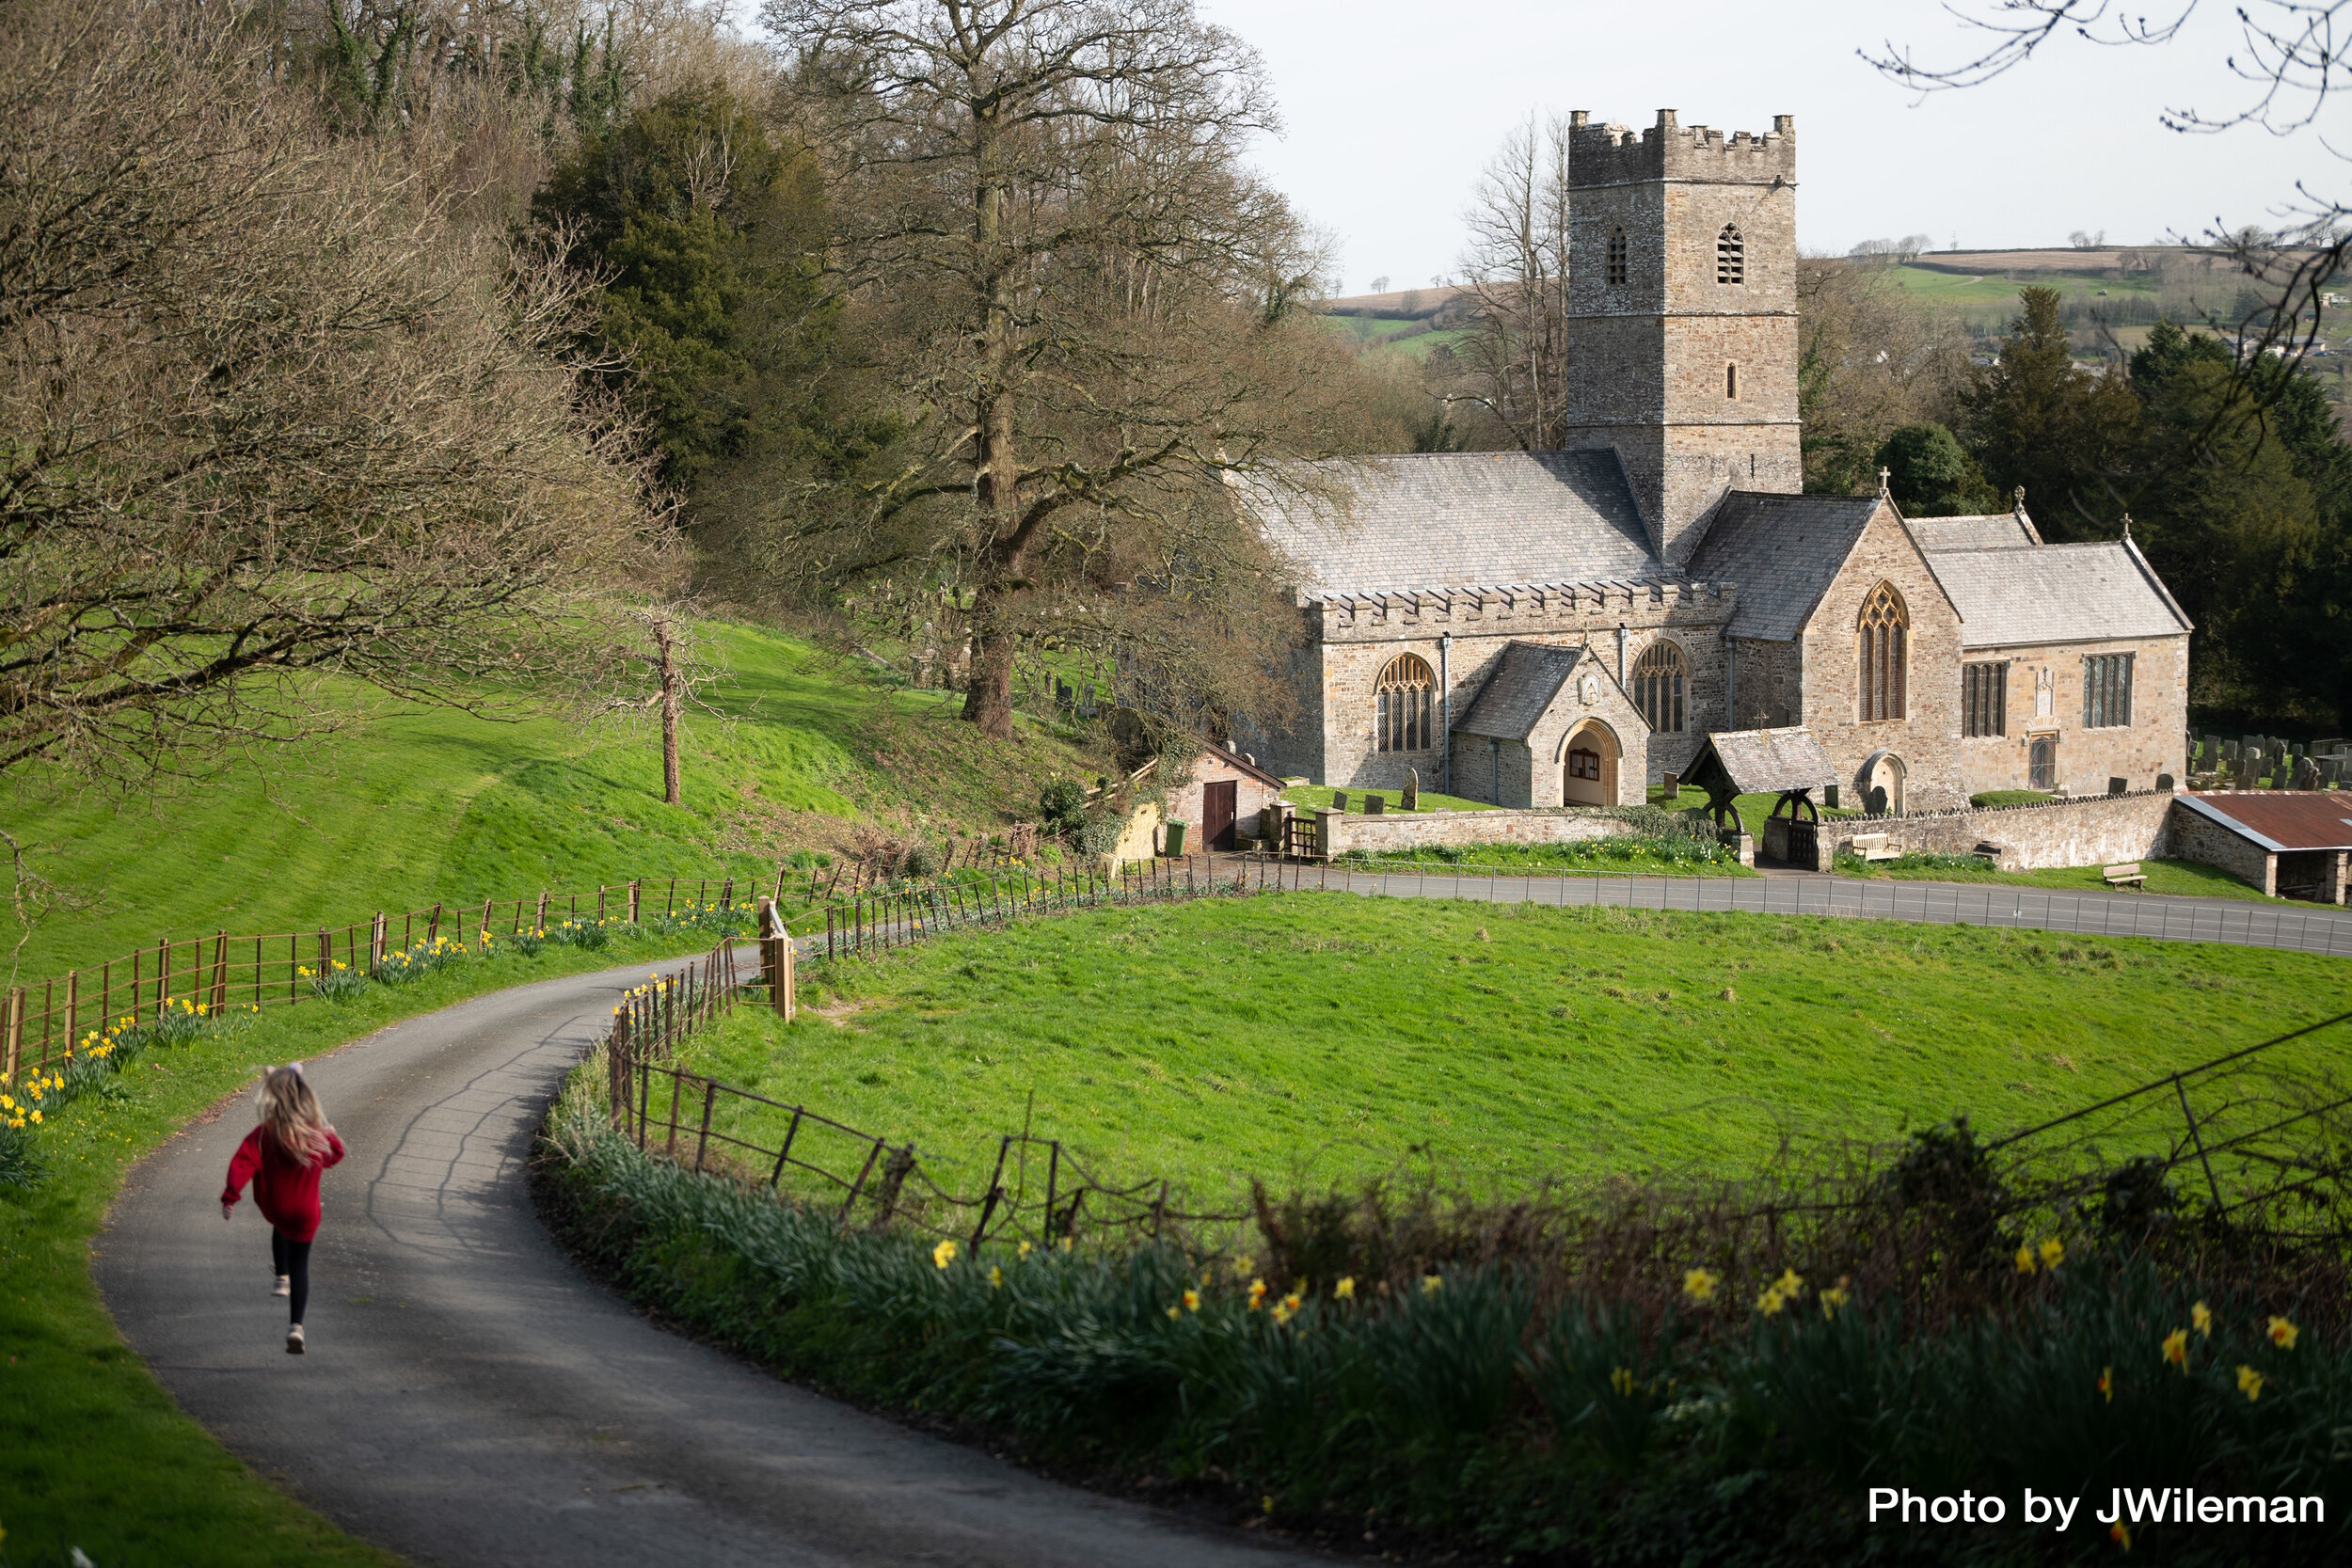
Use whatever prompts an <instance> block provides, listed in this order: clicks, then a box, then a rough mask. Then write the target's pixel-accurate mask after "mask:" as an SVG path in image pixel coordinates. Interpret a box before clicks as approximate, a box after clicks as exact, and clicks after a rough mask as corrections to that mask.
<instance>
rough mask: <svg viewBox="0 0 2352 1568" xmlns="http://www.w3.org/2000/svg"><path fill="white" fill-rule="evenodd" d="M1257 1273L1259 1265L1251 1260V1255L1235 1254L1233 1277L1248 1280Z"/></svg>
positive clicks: (1244, 1253)
mask: <svg viewBox="0 0 2352 1568" xmlns="http://www.w3.org/2000/svg"><path fill="white" fill-rule="evenodd" d="M1257 1272H1258V1265H1257V1264H1256V1263H1255V1262H1253V1261H1252V1260H1251V1259H1250V1257H1249V1254H1248V1253H1246V1252H1237V1253H1235V1254H1233V1277H1234V1278H1235V1279H1247V1278H1248V1277H1249V1276H1250V1275H1253V1274H1255V1273H1257Z"/></svg>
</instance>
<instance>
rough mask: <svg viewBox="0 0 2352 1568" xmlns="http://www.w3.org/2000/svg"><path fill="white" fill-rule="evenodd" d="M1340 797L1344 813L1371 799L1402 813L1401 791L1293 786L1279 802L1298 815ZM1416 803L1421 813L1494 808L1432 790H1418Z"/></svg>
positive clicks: (1488, 809) (1481, 801)
mask: <svg viewBox="0 0 2352 1568" xmlns="http://www.w3.org/2000/svg"><path fill="white" fill-rule="evenodd" d="M1338 794H1345V795H1346V797H1347V809H1348V810H1350V811H1361V810H1363V809H1364V802H1365V801H1366V800H1369V799H1370V798H1371V797H1373V796H1375V795H1377V796H1379V797H1380V800H1381V802H1382V805H1383V809H1385V810H1388V811H1403V810H1404V809H1405V792H1404V791H1403V790H1401V789H1349V790H1344V791H1343V790H1338V789H1332V788H1327V787H1326V786H1325V785H1323V784H1293V785H1291V786H1290V787H1289V788H1288V789H1286V790H1284V791H1282V799H1283V800H1288V801H1289V802H1290V803H1291V804H1292V805H1294V806H1296V807H1297V808H1298V809H1299V810H1301V811H1314V810H1316V809H1317V808H1319V807H1322V806H1327V805H1329V804H1330V803H1331V797H1332V796H1334V795H1338ZM1420 799H1421V808H1420V809H1421V810H1422V811H1436V810H1437V809H1438V807H1440V806H1443V807H1444V808H1445V809H1446V810H1448V811H1492V810H1494V807H1492V806H1491V805H1488V804H1487V803H1486V801H1484V800H1469V799H1467V798H1465V797H1463V796H1460V795H1440V794H1438V792H1437V791H1436V790H1434V789H1424V790H1422V792H1421V797H1420Z"/></svg>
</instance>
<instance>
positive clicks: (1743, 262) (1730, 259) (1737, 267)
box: [1715, 223, 1748, 283]
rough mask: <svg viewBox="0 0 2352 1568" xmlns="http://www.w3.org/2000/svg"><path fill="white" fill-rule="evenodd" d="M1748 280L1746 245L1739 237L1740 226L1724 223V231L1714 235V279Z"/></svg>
mask: <svg viewBox="0 0 2352 1568" xmlns="http://www.w3.org/2000/svg"><path fill="white" fill-rule="evenodd" d="M1747 280H1748V247H1747V245H1746V243H1745V242H1743V241H1742V240H1741V239H1740V226H1739V225H1738V224H1736V223H1726V224H1724V231H1723V232H1722V233H1720V234H1718V235H1716V236H1715V281H1716V282H1718V283H1745V282H1746V281H1747Z"/></svg>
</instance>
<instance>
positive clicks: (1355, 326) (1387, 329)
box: [1315, 316, 1471, 359]
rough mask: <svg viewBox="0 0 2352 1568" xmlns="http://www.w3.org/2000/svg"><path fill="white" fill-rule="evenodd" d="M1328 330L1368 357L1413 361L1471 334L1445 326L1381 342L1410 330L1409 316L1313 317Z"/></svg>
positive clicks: (1410, 321) (1424, 357) (1412, 324)
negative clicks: (1401, 357)
mask: <svg viewBox="0 0 2352 1568" xmlns="http://www.w3.org/2000/svg"><path fill="white" fill-rule="evenodd" d="M1315 319H1316V320H1317V321H1320V322H1322V323H1323V324H1324V325H1325V326H1327V328H1329V329H1330V330H1331V331H1333V332H1336V333H1338V334H1340V335H1341V336H1342V337H1343V338H1346V339H1347V340H1348V341H1351V342H1354V343H1355V344H1357V345H1358V346H1359V348H1360V349H1362V351H1363V352H1365V353H1367V354H1402V355H1404V356H1406V357H1408V358H1412V359H1426V358H1428V357H1429V351H1430V350H1431V349H1434V348H1436V347H1437V346H1438V344H1439V343H1444V344H1446V345H1447V346H1448V347H1451V346H1453V345H1454V344H1455V343H1458V342H1460V341H1462V340H1463V339H1465V338H1468V337H1470V335H1471V332H1470V328H1468V327H1459V326H1455V327H1445V328H1441V329H1439V330H1438V331H1434V332H1416V333H1414V334H1413V335H1412V336H1411V337H1409V338H1398V339H1396V341H1393V342H1388V341H1383V340H1384V339H1388V338H1391V337H1393V336H1394V335H1395V334H1397V333H1399V332H1404V331H1406V330H1407V329H1409V328H1411V327H1412V326H1414V325H1417V324H1416V323H1414V322H1413V321H1412V320H1411V319H1410V318H1408V317H1389V316H1318V317H1316V318H1315Z"/></svg>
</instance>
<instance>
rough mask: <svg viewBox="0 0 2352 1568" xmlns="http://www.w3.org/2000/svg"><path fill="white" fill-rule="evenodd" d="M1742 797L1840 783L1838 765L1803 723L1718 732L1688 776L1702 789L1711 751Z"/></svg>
mask: <svg viewBox="0 0 2352 1568" xmlns="http://www.w3.org/2000/svg"><path fill="white" fill-rule="evenodd" d="M1710 751H1711V752H1714V757H1715V762H1716V764H1717V765H1718V766H1719V767H1721V768H1723V770H1724V773H1725V774H1726V775H1727V776H1728V777H1729V778H1730V780H1731V782H1732V784H1735V785H1736V786H1738V788H1739V791H1740V794H1742V795H1762V794H1767V793H1773V792H1777V791H1780V790H1784V789H1820V788H1821V787H1822V786H1823V785H1826V784H1836V782H1837V767H1836V764H1835V763H1833V762H1831V761H1830V760H1829V753H1828V752H1824V751H1822V750H1821V743H1820V741H1818V740H1816V739H1814V738H1813V732H1812V731H1811V730H1808V729H1806V728H1805V727H1804V725H1802V724H1799V725H1795V726H1792V727H1790V728H1788V729H1778V730H1717V731H1715V732H1714V733H1713V734H1711V735H1709V736H1708V737H1707V744H1706V746H1704V747H1702V748H1701V749H1700V751H1699V754H1698V755H1697V756H1695V757H1693V758H1692V759H1691V766H1690V768H1689V770H1688V771H1687V772H1686V773H1685V775H1684V777H1686V778H1687V779H1689V780H1690V781H1691V782H1692V783H1693V784H1699V785H1700V787H1702V788H1704V787H1705V784H1704V783H1703V780H1704V777H1705V773H1706V768H1705V763H1706V760H1707V754H1708V752H1710Z"/></svg>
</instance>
